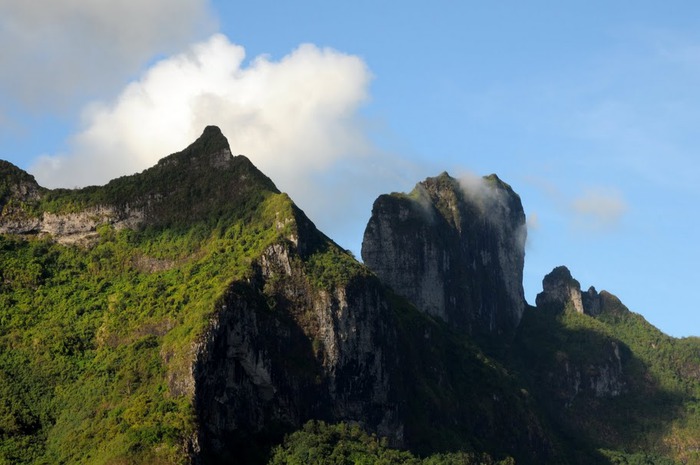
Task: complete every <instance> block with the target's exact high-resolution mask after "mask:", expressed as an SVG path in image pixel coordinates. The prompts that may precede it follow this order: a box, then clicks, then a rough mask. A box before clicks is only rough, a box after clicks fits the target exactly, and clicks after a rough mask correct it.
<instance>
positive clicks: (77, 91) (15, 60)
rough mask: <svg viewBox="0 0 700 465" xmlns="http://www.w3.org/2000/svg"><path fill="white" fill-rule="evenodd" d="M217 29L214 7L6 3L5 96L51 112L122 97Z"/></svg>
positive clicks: (1, 58) (1, 66)
mask: <svg viewBox="0 0 700 465" xmlns="http://www.w3.org/2000/svg"><path fill="white" fill-rule="evenodd" d="M214 25H215V21H214V19H213V17H212V15H211V14H210V12H209V10H208V1H207V0H149V1H145V2H144V1H140V0H120V1H113V0H89V1H85V0H33V1H31V2H23V1H15V0H0V43H2V44H4V45H3V47H1V48H0V97H5V99H7V100H11V101H14V102H16V103H18V104H20V105H30V106H34V107H41V108H44V109H45V108H46V107H47V106H56V105H63V104H66V103H70V102H71V101H72V100H73V99H75V98H76V96H77V97H83V98H84V97H85V95H90V94H91V93H94V92H102V91H105V90H108V91H109V90H115V87H116V86H117V85H119V83H121V82H123V80H124V79H127V78H129V77H130V76H133V74H134V73H135V72H137V71H138V69H139V68H141V67H142V66H144V64H145V63H146V62H147V61H148V60H150V59H152V57H153V56H154V55H156V54H164V53H172V52H173V51H174V50H176V49H177V48H180V47H182V46H184V45H185V44H187V43H189V42H191V41H192V40H194V39H196V38H201V37H204V34H208V33H211V31H213V29H214ZM10 92H11V93H10ZM3 94H6V95H3Z"/></svg>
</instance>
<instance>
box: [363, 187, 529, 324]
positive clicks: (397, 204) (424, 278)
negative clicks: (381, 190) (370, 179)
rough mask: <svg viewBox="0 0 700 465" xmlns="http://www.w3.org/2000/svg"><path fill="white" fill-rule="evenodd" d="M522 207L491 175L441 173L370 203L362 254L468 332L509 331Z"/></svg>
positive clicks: (420, 303) (517, 284)
mask: <svg viewBox="0 0 700 465" xmlns="http://www.w3.org/2000/svg"><path fill="white" fill-rule="evenodd" d="M525 235H526V230H525V214H524V212H523V208H522V205H521V203H520V198H519V197H518V196H517V194H515V193H514V192H513V191H512V189H511V188H510V187H509V186H508V185H507V184H505V183H503V182H502V181H500V180H499V179H498V178H497V177H496V176H495V175H492V176H491V177H488V178H484V179H480V180H477V181H475V182H472V183H460V182H459V181H458V180H456V179H454V178H451V177H450V176H449V175H447V173H443V174H442V175H440V176H438V177H436V178H428V179H426V180H425V181H423V182H421V183H419V184H418V185H417V186H416V188H415V189H414V190H413V192H411V194H409V195H403V194H392V195H382V196H380V197H379V198H378V199H377V200H376V201H375V203H374V207H373V209H372V217H371V218H370V220H369V223H368V224H367V228H366V230H365V234H364V239H363V243H362V258H363V260H364V262H365V264H366V265H367V266H369V267H370V268H371V269H372V270H373V271H374V272H375V273H376V274H377V275H378V276H379V277H380V279H381V280H382V281H384V282H385V283H386V284H388V285H389V286H391V287H392V288H393V289H394V290H395V291H396V292H397V293H398V294H400V295H402V296H404V297H406V298H407V299H408V300H410V301H411V302H412V303H414V304H415V305H416V307H417V308H418V309H420V310H422V311H424V312H425V313H428V314H430V315H433V316H437V317H439V318H442V319H443V320H445V321H447V322H449V323H450V324H452V325H454V326H456V327H458V328H461V329H462V330H466V331H467V332H469V333H470V334H472V335H487V336H494V335H511V334H512V333H513V332H514V331H515V328H516V327H517V325H518V323H519V321H520V318H521V316H522V312H523V310H524V307H525V298H524V292H523V286H522V276H523V266H524V256H525V251H524V244H525Z"/></svg>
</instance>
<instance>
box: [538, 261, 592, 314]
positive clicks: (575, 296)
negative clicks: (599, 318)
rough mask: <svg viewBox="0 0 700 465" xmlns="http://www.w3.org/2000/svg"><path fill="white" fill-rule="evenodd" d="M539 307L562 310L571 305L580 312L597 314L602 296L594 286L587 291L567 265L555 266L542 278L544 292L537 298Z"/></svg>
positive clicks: (556, 310)
mask: <svg viewBox="0 0 700 465" xmlns="http://www.w3.org/2000/svg"><path fill="white" fill-rule="evenodd" d="M535 302H536V304H537V307H539V308H546V309H551V310H553V311H555V312H561V311H563V310H564V309H565V308H567V307H570V308H572V309H573V310H575V311H576V312H578V313H583V314H586V315H591V316H596V315H598V314H599V313H600V311H601V296H600V295H599V294H598V292H597V291H596V290H595V288H594V287H593V286H591V287H590V288H588V291H586V292H585V293H583V292H581V284H579V282H578V281H576V280H575V279H574V278H573V277H572V276H571V272H570V271H569V269H568V268H566V267H565V266H559V267H556V268H554V270H552V272H551V273H549V274H548V275H547V276H545V277H544V279H543V280H542V292H540V293H539V294H537V297H536V299H535Z"/></svg>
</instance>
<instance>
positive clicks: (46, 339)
mask: <svg viewBox="0 0 700 465" xmlns="http://www.w3.org/2000/svg"><path fill="white" fill-rule="evenodd" d="M283 207H286V209H287V211H291V209H290V206H289V204H288V199H286V197H285V196H282V195H281V194H269V196H268V199H267V200H266V201H265V202H264V204H263V206H262V208H259V209H258V210H257V212H258V213H253V214H252V216H250V217H246V218H245V220H240V221H237V222H235V223H233V224H230V225H225V224H222V225H217V226H215V227H209V226H208V225H207V224H204V223H200V224H199V225H194V226H193V227H192V228H190V229H188V230H181V231H177V230H161V229H157V228H147V229H144V230H142V231H130V230H124V231H114V230H113V229H112V228H110V227H107V226H105V227H103V228H101V229H100V234H101V238H100V240H99V242H98V243H97V244H95V245H94V246H93V247H91V248H90V249H87V250H86V249H80V248H75V247H64V246H61V245H57V244H56V243H53V242H51V241H50V240H48V239H29V240H27V239H20V238H13V237H0V263H2V264H3V267H2V270H1V284H0V290H1V292H0V393H1V394H2V395H1V396H0V439H1V441H0V457H2V459H0V462H1V461H2V460H4V461H5V462H6V463H41V462H44V461H45V462H47V463H110V460H113V459H117V458H119V457H127V456H128V457H131V458H132V459H134V460H137V461H141V462H144V463H158V462H159V461H160V462H162V463H180V462H182V461H183V460H184V459H185V458H186V456H184V455H183V454H182V447H183V442H184V441H185V440H186V439H187V438H188V437H189V436H191V434H192V433H193V428H194V422H193V410H192V405H191V399H190V394H191V393H188V392H186V391H185V392H183V391H181V390H178V389H174V388H173V387H172V386H169V385H168V379H171V378H172V377H177V376H186V373H187V370H188V369H189V364H191V363H192V359H191V357H192V354H191V350H190V347H191V345H192V343H193V342H194V341H195V340H196V339H197V337H198V335H199V334H201V333H202V331H203V330H204V328H205V326H206V324H207V321H208V317H209V316H210V315H211V314H212V312H214V311H215V309H216V308H217V307H216V302H217V300H218V299H220V298H221V296H222V295H223V293H224V291H225V289H226V288H227V286H228V284H229V283H230V282H231V281H232V280H235V279H239V278H242V277H244V275H245V274H246V273H248V272H249V270H250V263H251V262H252V261H253V260H254V259H256V258H257V257H258V256H259V255H260V254H261V253H262V251H263V250H264V249H265V248H266V247H267V246H268V245H269V244H271V243H272V242H274V241H277V240H280V237H282V236H284V235H285V234H288V233H289V231H285V230H284V229H282V230H278V229H277V228H276V227H275V222H276V221H277V218H278V217H279V214H280V213H282V214H284V213H285V212H284V208H283ZM272 212H274V214H271V213H272Z"/></svg>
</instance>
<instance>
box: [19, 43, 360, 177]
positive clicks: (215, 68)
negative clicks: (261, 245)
mask: <svg viewBox="0 0 700 465" xmlns="http://www.w3.org/2000/svg"><path fill="white" fill-rule="evenodd" d="M244 58H245V52H244V49H243V48H242V47H240V46H238V45H235V44H232V43H230V42H229V40H228V39H227V38H226V37H225V36H223V35H220V34H216V35H214V36H212V37H211V38H210V39H209V40H207V41H206V42H202V43H199V44H196V45H194V46H192V47H191V48H190V49H189V50H188V51H186V52H185V53H182V54H179V55H176V56H173V57H171V58H167V59H165V60H162V61H160V62H158V63H156V64H155V65H154V66H152V67H151V68H150V69H149V70H148V71H147V72H146V73H145V74H144V76H143V77H142V78H141V79H139V80H138V81H135V82H132V83H131V84H129V85H128V86H127V87H126V89H125V90H124V91H123V92H122V93H121V94H120V95H119V96H118V98H116V99H115V100H114V101H113V102H109V103H103V102H102V103H100V102H97V103H93V104H91V105H90V106H89V107H88V108H87V109H86V110H85V112H84V129H83V130H82V131H81V132H80V133H78V134H77V135H76V136H75V137H74V138H73V139H72V141H71V148H72V150H71V153H68V154H63V155H52V156H44V157H41V158H40V159H39V161H38V162H37V163H36V164H35V166H33V167H32V168H31V171H32V172H33V173H34V174H35V175H36V177H37V179H38V180H39V182H40V183H43V184H44V185H46V186H49V187H57V186H62V187H73V186H83V185H87V184H100V183H104V182H106V181H108V180H109V179H111V178H114V177H116V176H120V175H124V174H131V173H133V172H137V171H140V170H142V169H144V168H147V167H149V166H151V165H153V164H154V163H156V162H157V161H158V159H159V158H161V157H163V156H165V155H167V154H168V153H171V152H174V151H177V150H180V149H182V148H184V147H185V146H186V145H187V144H189V143H190V142H192V141H193V140H194V139H195V138H196V137H197V136H198V135H199V134H200V133H201V131H202V129H203V128H204V127H205V126H206V125H209V124H215V125H218V126H219V127H221V129H222V130H223V132H224V134H225V135H226V136H227V137H228V139H229V143H230V145H231V148H232V150H233V151H234V152H236V153H243V154H246V155H248V156H249V157H250V158H251V159H252V160H253V161H254V162H255V163H256V164H257V165H258V167H260V168H261V169H263V171H265V172H266V173H267V174H268V175H271V176H272V177H273V178H277V179H280V180H282V182H285V183H286V184H287V185H292V184H294V178H295V177H297V176H307V175H310V174H313V173H314V172H316V171H320V170H324V169H326V168H328V167H329V165H330V164H331V163H333V162H334V161H337V160H339V159H342V158H346V157H349V156H361V155H362V154H366V153H367V152H368V150H369V149H368V145H367V143H366V142H365V140H366V139H365V138H364V136H363V132H362V130H361V125H360V124H359V123H358V121H357V116H356V112H357V109H358V106H359V105H360V104H361V103H362V102H363V101H364V100H365V99H366V97H367V86H368V83H369V80H370V74H369V71H368V69H367V67H366V66H365V64H364V63H363V61H362V60H361V59H359V58H357V57H354V56H350V55H345V54H342V53H339V52H336V51H334V50H330V49H319V48H317V47H315V46H313V45H302V46H300V47H299V48H298V49H296V50H294V51H293V52H292V53H290V54H289V55H287V56H285V57H284V58H282V59H281V60H279V61H271V60H270V59H268V58H266V57H258V58H256V59H254V60H253V61H252V62H251V63H250V64H248V65H247V66H245V65H244V64H243V60H244Z"/></svg>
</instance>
